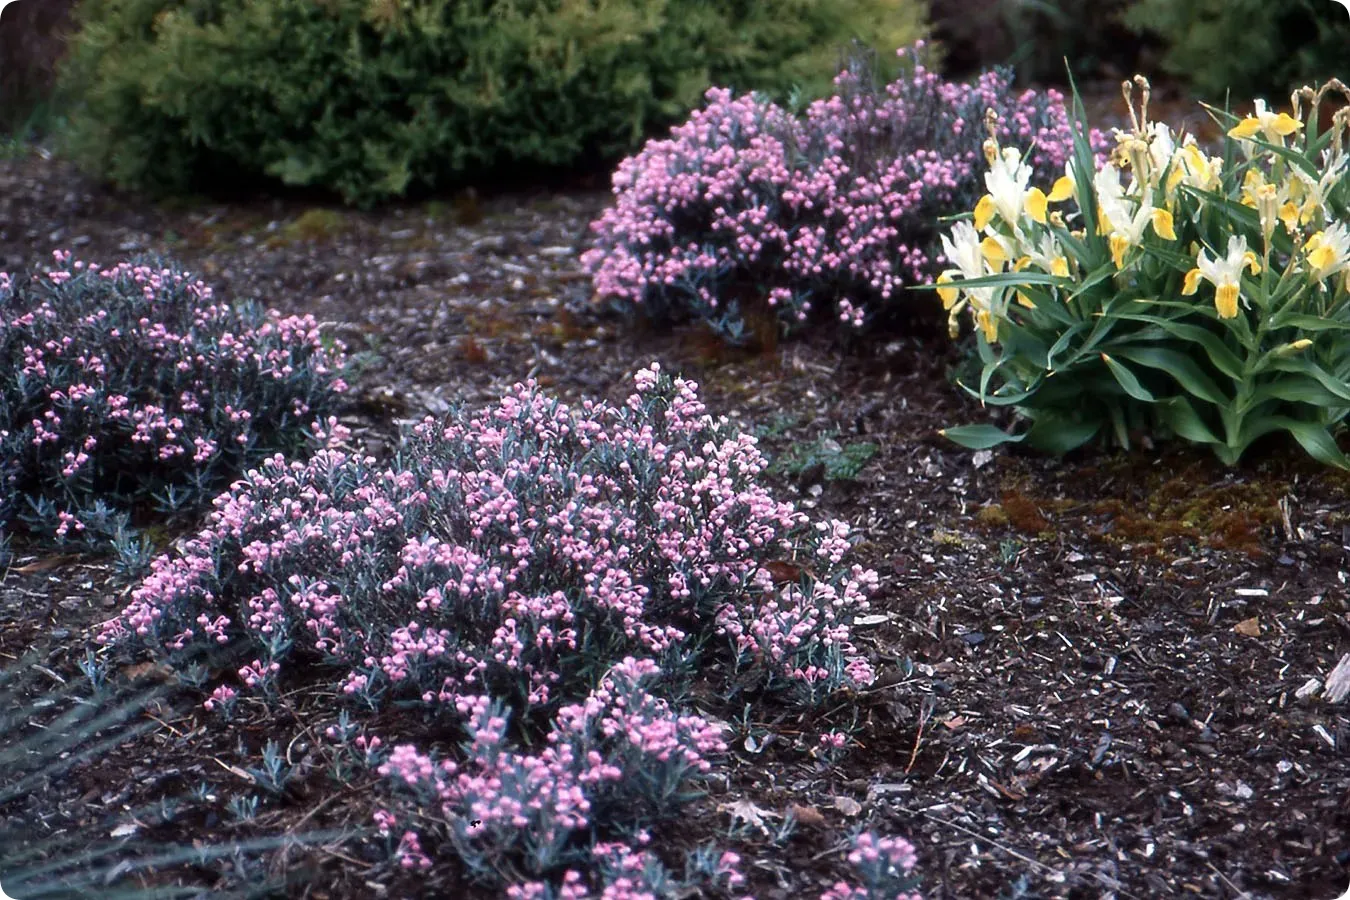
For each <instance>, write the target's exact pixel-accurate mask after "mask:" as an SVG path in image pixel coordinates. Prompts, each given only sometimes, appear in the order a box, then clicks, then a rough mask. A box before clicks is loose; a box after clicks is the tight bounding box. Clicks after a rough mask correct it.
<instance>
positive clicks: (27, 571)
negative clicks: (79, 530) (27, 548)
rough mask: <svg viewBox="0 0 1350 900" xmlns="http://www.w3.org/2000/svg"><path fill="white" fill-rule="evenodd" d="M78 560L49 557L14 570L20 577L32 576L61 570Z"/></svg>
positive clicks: (75, 558) (68, 557) (64, 557)
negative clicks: (67, 564)
mask: <svg viewBox="0 0 1350 900" xmlns="http://www.w3.org/2000/svg"><path fill="white" fill-rule="evenodd" d="M77 559H79V557H77V556H49V557H47V558H46V559H39V560H36V561H34V562H30V563H29V564H28V565H26V566H19V567H18V568H16V569H14V571H15V572H18V573H19V574H20V575H32V574H35V573H37V572H47V571H50V570H52V569H59V568H61V567H62V566H64V565H65V564H66V563H71V562H74V561H75V560H77Z"/></svg>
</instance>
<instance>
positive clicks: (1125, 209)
mask: <svg viewBox="0 0 1350 900" xmlns="http://www.w3.org/2000/svg"><path fill="white" fill-rule="evenodd" d="M1093 184H1094V186H1095V187H1096V189H1097V214H1098V221H1097V227H1098V229H1099V230H1100V232H1101V233H1102V234H1105V235H1107V236H1108V238H1109V240H1110V242H1111V259H1112V260H1114V261H1115V264H1116V268H1117V269H1123V268H1124V267H1125V254H1126V253H1127V252H1129V250H1130V248H1131V247H1138V246H1140V245H1141V244H1143V242H1144V232H1145V230H1146V229H1147V228H1148V226H1149V225H1150V224H1151V225H1152V226H1153V231H1154V233H1155V234H1157V235H1158V237H1161V238H1164V239H1165V240H1169V241H1175V240H1176V239H1177V235H1176V231H1174V230H1173V228H1172V214H1171V213H1170V212H1168V211H1167V210H1165V209H1159V208H1157V207H1155V206H1153V204H1152V203H1151V202H1150V201H1149V199H1148V197H1147V196H1146V194H1147V192H1144V193H1143V194H1141V196H1139V197H1127V196H1126V195H1125V192H1124V190H1123V189H1122V188H1121V185H1120V171H1119V170H1118V169H1117V168H1116V167H1115V166H1112V165H1110V164H1108V165H1105V166H1103V167H1102V168H1101V170H1100V171H1098V172H1097V176H1096V178H1094V179H1093ZM1131 204H1134V205H1135V208H1134V210H1133V211H1131V209H1130V206H1131Z"/></svg>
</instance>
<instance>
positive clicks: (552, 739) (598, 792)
mask: <svg viewBox="0 0 1350 900" xmlns="http://www.w3.org/2000/svg"><path fill="white" fill-rule="evenodd" d="M660 674H661V673H660V667H659V666H657V665H656V663H654V662H652V661H651V660H637V659H634V658H632V657H628V658H626V659H624V660H622V661H621V662H619V663H616V664H615V665H614V666H613V667H612V668H611V669H610V670H609V672H608V673H606V674H605V675H604V677H603V678H601V680H600V683H599V684H598V685H597V686H596V687H595V688H594V689H593V690H591V692H590V693H589V694H588V695H587V696H586V697H585V698H584V699H583V700H582V702H580V703H575V704H571V705H568V706H564V707H562V708H561V709H559V710H558V713H557V716H556V718H555V719H554V722H553V724H552V727H551V728H550V729H549V731H548V732H547V735H546V738H545V741H544V744H545V746H544V747H543V749H541V750H539V751H538V752H536V753H530V754H524V753H519V752H516V751H514V750H512V749H510V747H509V746H508V743H507V741H506V735H507V726H508V719H509V717H510V714H509V713H508V712H506V711H505V709H504V708H503V705H502V703H501V701H500V700H496V699H492V698H489V697H486V696H476V697H470V696H465V697H461V698H460V699H459V700H458V702H457V709H458V711H459V712H460V714H461V715H462V716H463V717H464V727H465V730H466V732H467V735H468V739H467V740H465V741H464V742H463V743H462V744H461V751H462V754H463V761H462V762H456V761H454V760H449V759H447V760H444V761H441V762H437V761H435V760H434V759H433V758H432V757H431V756H428V755H424V754H422V753H420V752H418V751H417V749H416V748H415V747H413V746H411V745H400V746H397V747H395V748H394V749H393V751H392V752H391V753H390V755H389V758H388V760H387V761H386V762H384V763H383V764H382V765H381V766H380V767H379V772H380V774H381V775H384V776H386V777H388V778H391V779H393V780H394V782H395V783H396V784H397V785H398V786H399V787H400V788H401V789H402V791H403V792H404V793H408V794H410V795H411V799H412V800H413V801H414V804H415V808H419V809H424V808H431V809H433V810H435V811H436V812H438V813H439V814H440V815H439V817H437V816H435V815H433V816H432V817H431V821H433V822H435V821H442V822H446V823H449V824H448V827H446V826H441V827H439V828H437V830H438V831H439V832H441V836H443V837H445V838H447V839H448V841H449V843H450V844H451V846H453V847H454V849H455V850H456V852H457V855H458V856H459V858H460V859H461V860H462V861H463V862H464V864H465V866H466V868H467V870H468V873H469V874H470V875H471V876H472V877H474V878H476V879H477V880H480V881H485V882H488V883H497V884H500V883H503V882H510V881H512V880H513V879H517V878H520V877H521V876H524V878H525V882H524V883H523V884H519V885H517V886H516V888H515V892H514V893H512V894H511V896H521V897H536V896H549V895H550V894H549V893H548V892H549V891H550V890H552V887H551V883H554V882H556V883H557V884H558V885H559V886H560V887H562V889H563V893H562V894H561V896H575V897H585V896H589V894H588V893H587V892H586V891H585V883H586V881H585V873H587V872H590V871H591V870H594V869H597V868H598V869H599V870H600V872H599V874H600V877H601V879H602V880H606V881H608V882H609V883H610V885H611V886H613V884H614V883H615V882H617V881H618V880H619V879H620V878H622V877H626V878H627V880H628V881H629V883H630V885H632V886H636V884H637V879H640V878H641V875H642V872H643V870H645V869H652V870H654V871H660V870H661V867H660V864H659V862H657V861H655V860H654V858H653V859H651V860H650V861H649V862H648V863H647V864H643V863H642V862H641V857H642V854H639V853H637V852H636V851H635V850H634V849H633V848H632V847H631V846H630V845H629V842H633V843H639V844H640V843H642V842H644V841H645V839H646V833H647V832H646V829H647V828H649V827H651V826H654V825H659V824H660V823H663V822H667V821H670V820H672V819H674V818H676V817H678V816H679V814H680V812H681V810H682V809H683V808H684V806H685V804H686V803H687V802H688V801H689V800H690V799H693V797H695V796H697V795H696V794H693V793H691V792H690V790H689V786H690V783H692V782H693V781H694V780H695V779H697V778H698V777H699V776H700V775H701V774H703V773H705V772H707V771H708V770H709V769H710V768H711V766H712V763H711V759H712V758H714V757H716V756H718V755H720V754H722V753H724V752H725V750H726V744H725V742H724V741H723V739H722V735H721V733H720V729H719V728H717V727H715V726H712V725H710V724H708V723H707V722H706V721H705V720H703V719H702V718H700V717H698V716H680V715H676V714H675V713H674V712H673V711H672V710H671V709H670V708H669V706H668V705H667V704H666V702H665V701H663V700H660V699H657V698H655V697H653V696H652V695H651V694H650V693H648V692H647V690H646V688H645V685H646V683H647V682H651V681H655V680H657V679H658V678H659V677H660ZM597 834H599V835H601V836H608V837H611V838H615V840H614V841H612V842H607V843H596V842H595V836H596V835H597ZM616 854H617V855H619V856H627V857H629V858H631V859H634V860H639V865H638V866H637V871H636V873H634V872H628V873H627V875H626V876H625V875H624V874H623V873H619V874H617V875H616V874H615V873H610V874H611V876H612V877H610V878H606V877H605V871H604V870H605V869H606V868H607V866H605V865H604V864H603V863H602V864H601V865H599V866H597V861H598V860H600V859H601V858H602V857H604V858H609V861H610V862H611V863H613V862H616V860H614V859H612V858H611V857H613V856H615V855H616ZM610 868H612V867H610ZM619 868H620V869H624V868H626V867H625V866H622V865H620V866H619ZM705 869H706V871H705V872H704V874H705V876H708V877H710V878H712V879H714V880H715V879H717V878H718V877H722V876H725V877H726V878H727V879H728V880H730V881H732V882H734V881H736V880H737V879H739V877H740V876H739V873H737V872H736V871H735V867H734V860H722V861H721V864H720V865H714V866H711V867H705ZM663 877H670V876H669V875H668V874H667V875H664V876H663ZM569 891H570V893H568V892H569ZM541 892H542V893H541Z"/></svg>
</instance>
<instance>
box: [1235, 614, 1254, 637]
mask: <svg viewBox="0 0 1350 900" xmlns="http://www.w3.org/2000/svg"><path fill="white" fill-rule="evenodd" d="M1233 630H1234V631H1236V632H1237V633H1238V634H1242V635H1246V636H1247V637H1260V636H1261V620H1260V619H1259V618H1257V617H1255V616H1253V617H1252V618H1250V619H1243V620H1242V621H1241V622H1239V623H1237V624H1236V625H1234V626H1233Z"/></svg>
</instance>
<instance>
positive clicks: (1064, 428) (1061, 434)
mask: <svg viewBox="0 0 1350 900" xmlns="http://www.w3.org/2000/svg"><path fill="white" fill-rule="evenodd" d="M1104 424H1105V422H1104V420H1103V419H1102V418H1101V417H1100V416H1097V417H1092V416H1088V417H1085V418H1082V419H1077V420H1074V419H1067V418H1064V417H1061V416H1058V415H1054V414H1052V413H1049V412H1047V413H1044V414H1041V415H1038V416H1037V417H1036V419H1035V421H1034V422H1033V423H1032V425H1031V428H1030V429H1028V430H1027V433H1026V439H1027V444H1028V445H1029V446H1031V447H1035V448H1036V449H1037V450H1041V451H1043V452H1045V453H1052V454H1054V455H1055V456H1063V455H1064V454H1065V453H1068V452H1069V451H1070V450H1076V449H1077V448H1079V447H1081V446H1083V445H1084V444H1086V443H1087V442H1088V441H1090V440H1092V438H1093V437H1095V436H1096V435H1097V433H1098V432H1099V431H1101V429H1102V425H1104Z"/></svg>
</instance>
